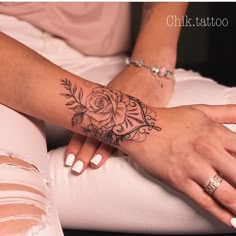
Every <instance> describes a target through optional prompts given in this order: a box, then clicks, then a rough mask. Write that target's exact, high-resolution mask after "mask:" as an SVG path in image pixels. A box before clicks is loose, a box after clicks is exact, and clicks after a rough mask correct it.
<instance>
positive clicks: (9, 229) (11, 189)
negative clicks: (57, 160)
mask: <svg viewBox="0 0 236 236" xmlns="http://www.w3.org/2000/svg"><path fill="white" fill-rule="evenodd" d="M0 114H1V115H0V235H1V236H5V235H7V236H9V235H31V233H32V232H34V233H35V234H34V235H40V236H59V235H63V233H62V230H61V227H60V223H59V220H58V216H57V211H56V207H55V203H54V201H53V198H54V196H53V194H54V193H53V188H52V186H53V185H52V184H51V177H50V173H49V168H48V166H49V160H48V156H47V148H46V142H45V135H44V130H43V129H44V127H43V123H42V122H41V121H39V120H36V119H34V118H30V117H27V116H24V115H22V114H20V113H17V112H16V111H14V110H12V109H9V108H7V107H5V106H3V105H0Z"/></svg>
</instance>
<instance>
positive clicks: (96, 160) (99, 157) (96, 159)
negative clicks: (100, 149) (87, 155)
mask: <svg viewBox="0 0 236 236" xmlns="http://www.w3.org/2000/svg"><path fill="white" fill-rule="evenodd" d="M101 160H102V155H101V154H97V155H95V156H94V157H93V158H92V159H91V161H90V162H91V163H93V164H94V165H96V166H97V165H98V164H99V163H100V162H101Z"/></svg>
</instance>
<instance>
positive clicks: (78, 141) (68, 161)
mask: <svg viewBox="0 0 236 236" xmlns="http://www.w3.org/2000/svg"><path fill="white" fill-rule="evenodd" d="M85 138H86V137H85V136H83V135H80V134H76V133H74V134H73V135H72V137H71V140H70V142H69V144H68V146H67V148H66V153H65V166H72V165H73V163H74V161H75V157H76V155H77V153H78V152H79V150H80V148H81V147H82V145H83V143H84V140H85Z"/></svg>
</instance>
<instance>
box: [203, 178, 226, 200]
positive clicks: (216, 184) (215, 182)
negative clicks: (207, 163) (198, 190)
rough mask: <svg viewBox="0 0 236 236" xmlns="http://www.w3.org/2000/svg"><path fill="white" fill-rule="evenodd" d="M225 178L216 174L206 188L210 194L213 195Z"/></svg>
mask: <svg viewBox="0 0 236 236" xmlns="http://www.w3.org/2000/svg"><path fill="white" fill-rule="evenodd" d="M223 180H224V179H223V178H222V177H221V176H220V175H219V174H216V175H215V176H214V177H213V178H212V179H211V180H210V181H209V183H208V184H207V186H206V187H205V188H204V190H205V191H206V192H207V193H208V194H209V195H211V196H212V195H213V194H214V192H215V191H216V189H217V188H218V187H219V186H220V184H221V183H222V181H223Z"/></svg>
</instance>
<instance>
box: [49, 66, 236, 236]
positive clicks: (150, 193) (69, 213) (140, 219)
mask: <svg viewBox="0 0 236 236" xmlns="http://www.w3.org/2000/svg"><path fill="white" fill-rule="evenodd" d="M194 103H205V104H227V103H236V89H234V88H227V87H225V86H221V85H219V84H217V83H215V82H213V81H211V80H207V79H205V78H202V77H201V76H199V75H198V74H196V73H192V72H186V71H182V70H178V71H177V84H176V91H175V94H174V97H173V99H172V101H171V103H170V106H179V105H186V104H194ZM230 128H231V129H235V127H234V126H230ZM64 154H65V147H61V148H58V149H55V150H51V151H50V153H49V156H50V160H51V165H50V166H51V172H52V174H53V176H54V177H53V179H54V181H53V183H54V184H55V192H56V196H57V197H56V203H57V207H58V211H59V217H60V220H61V222H62V225H63V226H64V227H68V228H75V229H76V228H77V229H94V230H111V231H123V232H139V233H141V232H145V233H147V232H150V233H169V234H171V233H174V234H176V233H178V234H179V233H180V234H181V233H220V232H234V230H233V229H232V228H229V227H227V226H225V225H223V224H222V223H220V222H218V221H217V220H216V219H215V218H214V217H212V216H211V215H209V214H208V213H206V212H205V211H203V210H202V209H200V208H199V207H198V206H197V205H196V204H195V203H193V202H192V201H191V200H190V199H188V198H187V197H185V196H184V195H182V194H180V193H178V192H176V191H175V190H173V189H171V188H169V187H168V186H166V185H165V184H163V183H162V182H160V181H158V180H157V179H153V178H151V177H150V176H149V175H148V174H146V173H145V172H144V171H142V169H141V168H139V167H138V166H137V165H136V164H135V163H134V162H132V160H130V159H128V158H126V157H119V156H117V155H113V156H112V157H111V158H110V159H108V161H107V162H106V163H105V165H104V166H103V167H101V168H100V169H98V170H93V169H88V170H87V171H86V172H85V173H83V174H82V175H80V176H74V175H73V174H72V173H71V171H70V168H66V167H64Z"/></svg>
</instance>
